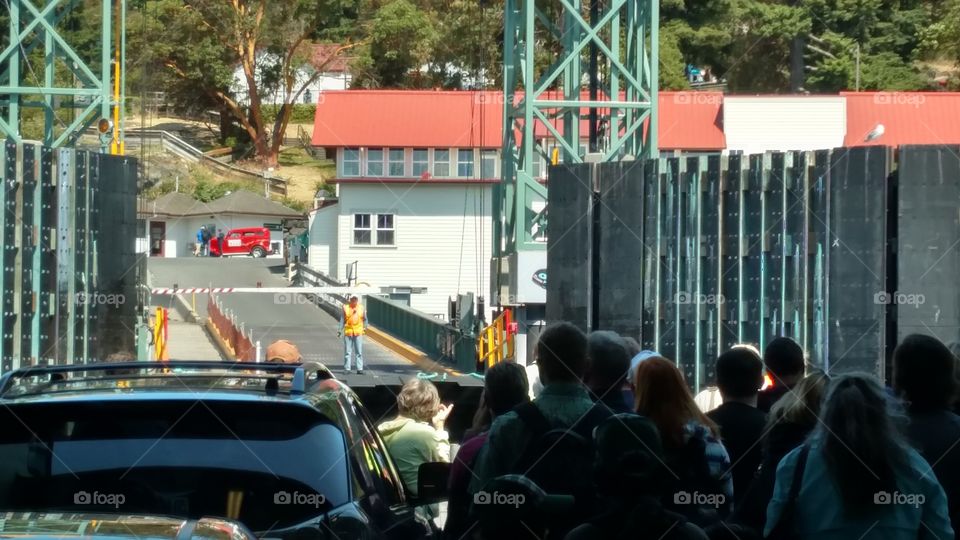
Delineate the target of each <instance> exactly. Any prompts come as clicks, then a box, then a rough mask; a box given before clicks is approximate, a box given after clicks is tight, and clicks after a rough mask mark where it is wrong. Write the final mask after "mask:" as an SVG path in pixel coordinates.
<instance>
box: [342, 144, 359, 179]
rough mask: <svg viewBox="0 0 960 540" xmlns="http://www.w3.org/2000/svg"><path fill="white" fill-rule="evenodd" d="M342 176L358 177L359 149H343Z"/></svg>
mask: <svg viewBox="0 0 960 540" xmlns="http://www.w3.org/2000/svg"><path fill="white" fill-rule="evenodd" d="M343 175H344V176H360V149H359V148H344V149H343Z"/></svg>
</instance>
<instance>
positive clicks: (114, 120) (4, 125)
mask: <svg viewBox="0 0 960 540" xmlns="http://www.w3.org/2000/svg"><path fill="white" fill-rule="evenodd" d="M2 2H3V3H2V4H0V5H2V6H3V8H4V9H6V10H7V16H8V23H9V39H8V41H7V43H6V47H4V48H3V51H2V53H0V107H3V108H4V109H5V113H6V114H3V115H0V131H2V133H3V135H4V136H5V137H6V138H8V139H12V140H13V141H15V142H17V143H19V142H22V141H23V139H24V134H23V112H24V109H26V108H37V109H42V110H43V111H44V114H43V135H42V142H43V144H44V145H46V146H51V147H61V146H73V145H74V144H76V141H77V139H78V138H79V136H80V135H81V134H82V133H84V132H85V131H86V130H87V129H88V128H89V127H90V126H92V125H93V124H95V123H97V124H98V128H99V132H100V133H101V138H100V143H101V150H102V151H104V152H106V151H108V150H109V151H110V153H113V154H118V153H123V141H122V133H121V127H122V123H123V118H122V115H123V107H122V106H121V105H122V104H123V87H124V81H123V76H124V70H123V65H124V62H125V60H126V59H125V58H124V49H125V45H126V42H125V28H124V26H125V22H126V0H102V1H101V2H100V10H99V11H100V13H99V14H98V15H99V16H98V18H99V19H100V26H101V32H100V47H99V49H98V52H99V54H98V55H96V56H97V58H82V55H81V54H80V53H79V52H78V50H77V47H76V44H71V43H70V42H69V41H70V38H69V36H68V35H67V34H65V33H63V32H61V31H60V30H59V29H58V25H59V24H61V23H62V22H63V21H64V20H65V19H66V18H67V17H68V16H69V15H70V14H71V13H72V12H73V10H74V8H75V7H76V6H78V5H79V4H80V3H81V2H80V1H79V0H46V1H43V0H2ZM92 4H93V5H95V4H96V3H92ZM86 5H87V6H88V9H89V6H90V5H91V3H89V2H88V3H87V4H86ZM38 48H40V49H41V50H42V51H43V59H42V60H43V69H42V72H41V71H40V69H36V68H34V64H35V63H39V62H38V61H37V60H36V59H35V60H34V62H31V59H30V55H31V53H32V52H33V51H34V50H36V49H38ZM88 56H89V55H88ZM58 68H59V70H58ZM58 71H59V72H58ZM64 75H66V76H64ZM70 83H72V84H70ZM64 107H73V108H74V109H75V111H74V114H72V115H71V118H69V119H67V120H63V119H61V118H58V116H57V110H58V109H63V108H64Z"/></svg>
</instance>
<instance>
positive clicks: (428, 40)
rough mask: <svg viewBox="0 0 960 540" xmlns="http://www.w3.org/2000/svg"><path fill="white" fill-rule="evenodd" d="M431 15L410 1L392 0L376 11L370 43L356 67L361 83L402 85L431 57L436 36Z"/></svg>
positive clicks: (368, 84)
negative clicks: (358, 69)
mask: <svg viewBox="0 0 960 540" xmlns="http://www.w3.org/2000/svg"><path fill="white" fill-rule="evenodd" d="M432 23H433V21H431V19H430V17H429V16H428V15H427V14H426V13H425V12H424V11H422V10H421V9H420V8H418V7H417V6H416V5H414V4H413V3H411V2H410V1H409V0H393V1H392V2H389V3H387V4H384V5H383V6H381V7H380V8H379V9H377V10H376V12H375V14H374V16H373V20H372V22H371V24H370V36H369V43H368V45H367V46H366V47H364V48H363V50H362V51H361V54H360V59H359V60H358V62H357V64H356V66H357V67H359V68H362V71H361V72H360V73H358V77H357V80H356V81H355V84H357V85H359V86H402V85H405V83H407V81H408V74H409V73H410V71H411V70H414V69H417V68H419V67H421V66H422V65H423V64H424V63H426V62H427V61H428V60H429V54H430V51H431V49H432V47H433V42H434V40H435V39H436V37H437V33H436V30H435V28H434V26H433V24H432Z"/></svg>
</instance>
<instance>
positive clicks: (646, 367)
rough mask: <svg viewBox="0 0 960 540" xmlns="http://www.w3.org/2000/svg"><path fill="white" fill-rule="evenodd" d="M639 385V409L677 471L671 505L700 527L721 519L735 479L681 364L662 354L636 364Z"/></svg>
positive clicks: (637, 396) (725, 454)
mask: <svg viewBox="0 0 960 540" xmlns="http://www.w3.org/2000/svg"><path fill="white" fill-rule="evenodd" d="M634 388H635V389H636V390H635V394H636V411H637V414H640V415H642V416H646V417H647V418H649V419H650V420H651V421H653V423H654V424H655V425H656V426H657V429H658V430H659V432H660V436H661V438H662V440H663V449H664V456H665V459H666V463H667V466H668V467H669V468H670V470H671V471H672V472H673V475H672V477H671V479H672V480H673V482H674V489H673V493H672V501H670V500H668V501H667V504H668V507H669V508H670V509H671V510H674V511H675V512H678V513H680V514H682V515H683V516H685V517H686V518H687V519H689V520H690V521H692V522H693V523H695V524H697V525H699V526H701V527H704V526H709V525H712V524H714V523H717V522H719V521H720V520H722V519H723V518H724V517H725V516H726V514H727V513H728V512H729V509H730V507H731V505H732V503H733V479H732V477H731V475H730V473H729V470H730V456H729V454H727V450H726V448H724V446H723V444H722V443H721V442H720V433H719V429H718V428H717V425H716V424H714V423H713V421H712V420H710V419H709V418H708V417H707V416H706V415H705V414H704V413H703V412H702V411H700V408H699V407H697V404H696V403H695V402H694V400H693V395H692V394H691V393H690V389H689V387H687V383H686V382H685V381H684V379H683V374H682V373H681V372H680V370H679V369H678V368H677V366H675V365H674V364H673V362H671V361H669V360H667V359H666V358H664V357H662V356H656V357H653V358H649V359H647V360H645V361H643V362H641V363H640V365H638V366H637V372H636V378H635V379H634ZM670 503H672V504H670Z"/></svg>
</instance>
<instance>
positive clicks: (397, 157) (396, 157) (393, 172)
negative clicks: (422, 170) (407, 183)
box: [388, 148, 406, 176]
mask: <svg viewBox="0 0 960 540" xmlns="http://www.w3.org/2000/svg"><path fill="white" fill-rule="evenodd" d="M388 157H389V159H390V162H389V164H388V166H389V171H388V172H389V173H390V176H403V173H404V169H406V167H405V166H404V165H405V162H404V156H403V148H391V149H390V152H389V155H388Z"/></svg>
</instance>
